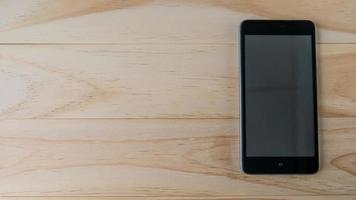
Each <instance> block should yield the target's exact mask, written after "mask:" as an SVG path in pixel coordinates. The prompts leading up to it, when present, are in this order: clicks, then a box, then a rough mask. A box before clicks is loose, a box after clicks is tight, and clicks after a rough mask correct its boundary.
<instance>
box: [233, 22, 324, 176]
mask: <svg viewBox="0 0 356 200" xmlns="http://www.w3.org/2000/svg"><path fill="white" fill-rule="evenodd" d="M249 34H250V35H311V37H312V45H311V46H312V54H313V55H312V65H313V66H312V67H313V70H312V73H313V106H314V152H315V155H314V156H313V157H247V156H246V137H245V135H246V130H245V112H246V111H245V75H244V73H245V71H244V68H245V50H244V49H245V40H244V36H245V35H249ZM240 52H241V57H240V58H241V72H240V78H241V79H240V97H241V99H240V101H241V104H240V105H241V106H240V125H241V128H240V131H241V134H240V135H241V162H242V165H241V166H242V170H243V171H244V172H245V173H248V174H313V173H316V172H317V171H318V169H319V142H318V103H317V102H318V101H317V71H316V68H317V67H316V47H315V26H314V23H313V22H311V21H308V20H245V21H243V22H242V23H241V26H240Z"/></svg>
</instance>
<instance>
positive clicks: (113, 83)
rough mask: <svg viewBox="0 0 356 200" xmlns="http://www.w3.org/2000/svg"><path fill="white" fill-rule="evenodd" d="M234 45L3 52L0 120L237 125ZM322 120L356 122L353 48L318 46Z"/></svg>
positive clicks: (77, 47) (35, 47)
mask: <svg viewBox="0 0 356 200" xmlns="http://www.w3.org/2000/svg"><path fill="white" fill-rule="evenodd" d="M236 48H237V47H236V46H235V45H212V44H209V45H32V46H31V45H21V46H17V45H16V46H12V45H10V46H9V45H2V46H0V51H1V52H0V58H1V59H0V71H1V73H0V82H1V84H3V85H11V87H8V88H5V89H3V90H1V91H0V95H1V96H2V100H1V102H0V118H2V119H25V118H237V117H238V116H239V108H238V102H239V97H238V91H239V89H238V87H239V65H238V63H239V61H238V60H237V58H236V54H238V52H237V49H236ZM320 55H321V56H320V59H319V60H320V65H319V79H320V81H319V89H320V95H321V98H320V99H321V100H320V105H321V115H322V116H325V117H339V116H342V117H355V116H356V107H355V101H356V93H355V89H354V88H356V81H355V79H354V77H356V44H322V45H320Z"/></svg>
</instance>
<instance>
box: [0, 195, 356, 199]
mask: <svg viewBox="0 0 356 200" xmlns="http://www.w3.org/2000/svg"><path fill="white" fill-rule="evenodd" d="M355 197H356V196H354V195H337V196H334V195H328V196H324V195H318V196H311V195H309V196H305V195H304V196H303V195H301V196H283V195H282V196H243V195H242V196H235V197H137V196H136V197H1V198H0V199H1V200H302V199H310V200H354V199H355Z"/></svg>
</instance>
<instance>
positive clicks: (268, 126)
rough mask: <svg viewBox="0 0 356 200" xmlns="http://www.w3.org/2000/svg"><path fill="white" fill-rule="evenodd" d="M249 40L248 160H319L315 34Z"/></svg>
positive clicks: (264, 36) (247, 74) (256, 37)
mask: <svg viewBox="0 0 356 200" xmlns="http://www.w3.org/2000/svg"><path fill="white" fill-rule="evenodd" d="M244 37H245V38H244V39H245V68H244V72H245V74H244V75H245V131H246V135H245V136H246V156H248V157H298V156H299V157H307V156H314V154H315V152H314V107H313V106H314V101H313V93H314V91H313V62H312V36H311V35H245V36H244Z"/></svg>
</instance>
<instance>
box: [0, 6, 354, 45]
mask: <svg viewBox="0 0 356 200" xmlns="http://www.w3.org/2000/svg"><path fill="white" fill-rule="evenodd" d="M355 9H356V6H355V3H354V1H353V0H342V1H335V0H333V1H331V0H327V1H322V3H321V2H320V1H316V0H311V1H310V0H299V1H291V0H288V1H286V0H273V1H260V0H219V1H213V0H184V1H179V0H175V1H172V0H157V1H153V0H133V1H132V0H130V1H124V0H107V1H97V0H86V1H74V2H73V1H70V0H32V1H26V2H23V1H21V0H12V1H2V2H1V3H0V13H1V15H2V16H4V17H3V18H2V20H1V22H0V27H1V28H0V42H1V43H136V44H137V43H140V44H142V43H235V42H236V33H237V32H238V31H237V27H238V26H239V24H240V22H241V21H242V20H244V19H247V18H272V19H295V18H298V19H311V20H314V21H315V22H316V23H317V25H318V27H320V34H319V36H320V37H319V38H320V40H319V41H320V42H322V43H334V42H343V43H349V42H353V43H355V42H356V25H355V24H356V20H355V19H356V13H355V12H354V11H355ZM182 13H184V14H182ZM163 16H164V17H163Z"/></svg>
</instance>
